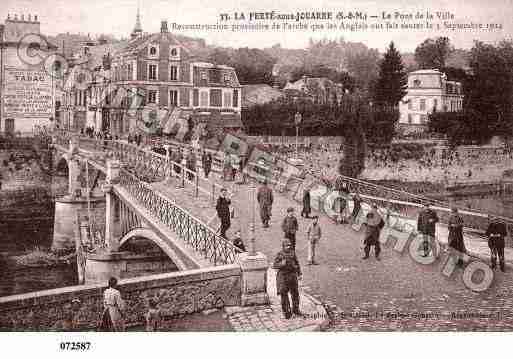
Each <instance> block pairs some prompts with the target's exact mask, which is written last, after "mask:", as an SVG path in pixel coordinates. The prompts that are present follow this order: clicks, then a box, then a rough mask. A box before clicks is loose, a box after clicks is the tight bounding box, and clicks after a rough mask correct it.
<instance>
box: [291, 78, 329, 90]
mask: <svg viewBox="0 0 513 359" xmlns="http://www.w3.org/2000/svg"><path fill="white" fill-rule="evenodd" d="M336 85H337V84H336V83H335V82H333V81H331V80H330V79H328V78H327V77H305V76H303V77H302V78H300V79H299V80H297V81H296V82H288V83H287V85H285V87H284V88H283V90H298V91H305V90H308V88H315V87H318V88H321V89H325V88H328V87H333V86H336Z"/></svg>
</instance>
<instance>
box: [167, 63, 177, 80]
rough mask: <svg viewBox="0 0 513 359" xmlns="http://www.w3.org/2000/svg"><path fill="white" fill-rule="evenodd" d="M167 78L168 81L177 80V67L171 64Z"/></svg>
mask: <svg viewBox="0 0 513 359" xmlns="http://www.w3.org/2000/svg"><path fill="white" fill-rule="evenodd" d="M169 80H170V81H178V67H177V66H171V70H170V72H169Z"/></svg>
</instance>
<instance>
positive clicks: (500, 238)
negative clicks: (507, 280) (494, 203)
mask: <svg viewBox="0 0 513 359" xmlns="http://www.w3.org/2000/svg"><path fill="white" fill-rule="evenodd" d="M489 219H490V224H489V225H488V229H487V230H486V236H487V237H488V247H489V248H490V255H491V262H492V268H495V267H496V266H497V256H498V257H499V265H500V268H501V271H503V272H505V266H504V237H506V236H507V235H508V231H507V229H506V225H505V224H504V222H502V221H500V220H499V219H498V218H495V217H492V216H489Z"/></svg>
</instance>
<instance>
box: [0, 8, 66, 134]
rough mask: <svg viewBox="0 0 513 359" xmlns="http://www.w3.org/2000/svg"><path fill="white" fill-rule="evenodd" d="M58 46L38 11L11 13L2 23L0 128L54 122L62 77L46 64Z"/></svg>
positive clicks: (20, 129) (27, 128) (11, 130)
mask: <svg viewBox="0 0 513 359" xmlns="http://www.w3.org/2000/svg"><path fill="white" fill-rule="evenodd" d="M56 49H57V47H56V46H55V45H53V44H51V43H50V42H49V41H48V40H47V39H46V38H45V37H44V36H43V35H41V32H40V22H39V20H38V18H37V15H36V16H32V15H27V16H25V15H19V16H18V15H14V16H13V17H11V15H8V17H7V19H6V20H5V23H4V24H3V25H0V132H3V133H8V134H15V133H33V131H34V130H35V129H37V128H38V127H39V128H42V127H51V126H53V119H54V117H55V102H56V101H55V99H56V96H57V95H56V92H57V90H56V84H57V82H58V79H57V78H56V77H55V76H54V75H53V73H52V70H49V69H46V68H45V64H46V65H48V64H49V61H48V59H49V58H50V60H51V59H52V58H51V56H52V54H53V53H54V52H55V50H56Z"/></svg>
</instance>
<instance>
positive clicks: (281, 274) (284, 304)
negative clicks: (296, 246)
mask: <svg viewBox="0 0 513 359" xmlns="http://www.w3.org/2000/svg"><path fill="white" fill-rule="evenodd" d="M273 268H274V269H277V270H278V272H277V274H276V290H277V292H278V295H279V296H280V297H281V309H282V311H283V315H284V316H285V318H286V319H289V318H290V317H291V316H292V314H296V315H301V312H300V311H299V290H298V281H299V280H301V268H300V266H299V262H298V260H297V257H296V253H295V252H294V250H293V249H292V244H291V242H290V240H289V239H287V238H285V239H284V240H283V241H282V250H281V251H280V252H278V254H277V255H276V257H275V258H274V262H273ZM289 292H290V295H291V297H292V311H291V308H290V300H289Z"/></svg>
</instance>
